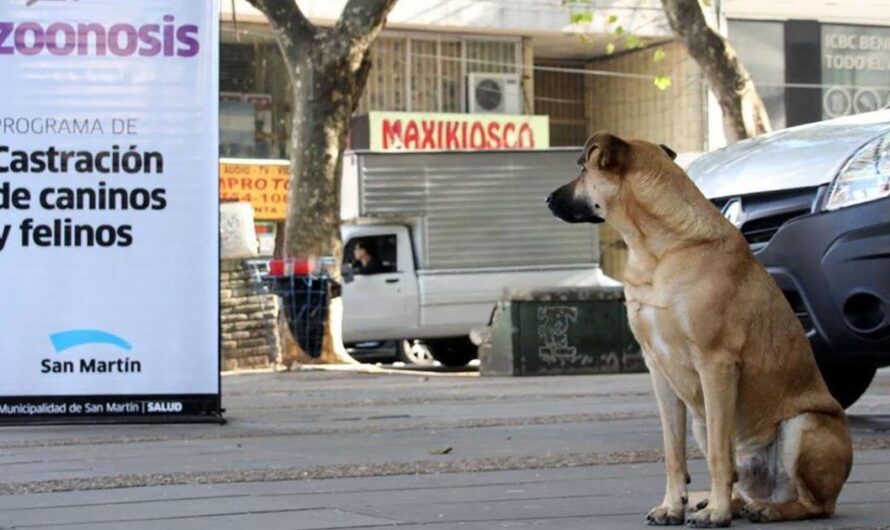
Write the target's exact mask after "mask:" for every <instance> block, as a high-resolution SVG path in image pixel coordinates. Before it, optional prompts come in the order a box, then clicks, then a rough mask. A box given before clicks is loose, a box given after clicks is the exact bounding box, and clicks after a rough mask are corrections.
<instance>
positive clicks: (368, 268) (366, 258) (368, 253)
mask: <svg viewBox="0 0 890 530" xmlns="http://www.w3.org/2000/svg"><path fill="white" fill-rule="evenodd" d="M352 257H353V258H354V260H355V261H354V263H353V265H352V268H353V271H355V274H378V273H380V272H383V267H382V266H381V265H380V261H378V260H377V257H376V256H374V253H373V250H371V246H370V245H369V244H368V243H367V242H365V241H356V243H355V246H354V247H352Z"/></svg>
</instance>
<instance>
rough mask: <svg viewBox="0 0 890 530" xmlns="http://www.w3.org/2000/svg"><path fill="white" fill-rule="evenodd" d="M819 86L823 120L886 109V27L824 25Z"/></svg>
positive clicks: (889, 67) (889, 100)
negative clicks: (821, 86) (821, 87)
mask: <svg viewBox="0 0 890 530" xmlns="http://www.w3.org/2000/svg"><path fill="white" fill-rule="evenodd" d="M822 83H823V84H825V85H830V86H827V87H826V88H824V89H823V91H822V113H823V117H824V118H837V117H839V116H846V115H849V114H858V113H860V112H870V111H874V110H878V109H882V108H886V107H888V106H890V28H882V27H875V26H840V25H834V24H824V25H823V26H822Z"/></svg>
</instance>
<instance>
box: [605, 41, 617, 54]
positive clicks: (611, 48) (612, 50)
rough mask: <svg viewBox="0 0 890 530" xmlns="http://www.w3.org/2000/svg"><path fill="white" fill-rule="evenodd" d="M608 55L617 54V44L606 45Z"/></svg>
mask: <svg viewBox="0 0 890 530" xmlns="http://www.w3.org/2000/svg"><path fill="white" fill-rule="evenodd" d="M606 53H607V54H609V55H612V54H613V53H615V43H614V42H610V43H609V44H606Z"/></svg>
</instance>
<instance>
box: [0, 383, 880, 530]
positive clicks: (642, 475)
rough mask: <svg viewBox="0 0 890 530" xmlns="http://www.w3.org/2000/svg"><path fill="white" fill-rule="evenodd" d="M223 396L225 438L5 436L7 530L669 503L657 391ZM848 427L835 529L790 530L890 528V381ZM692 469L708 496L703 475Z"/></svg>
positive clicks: (590, 516) (454, 515)
mask: <svg viewBox="0 0 890 530" xmlns="http://www.w3.org/2000/svg"><path fill="white" fill-rule="evenodd" d="M223 387H224V403H225V406H226V408H227V409H228V413H227V417H228V419H229V424H228V425H226V426H223V427H220V426H215V425H191V426H188V425H156V426H148V425H132V426H95V427H82V426H58V427H40V428H37V427H29V428H5V429H2V430H0V528H43V529H50V528H51V529H63V528H65V529H69V528H85V529H98V530H104V529H112V528H114V529H120V528H123V529H164V530H175V529H203V528H212V529H213V530H222V529H228V528H232V529H242V528H263V529H264V530H273V529H278V528H282V529H309V528H312V529H321V528H379V527H405V528H462V529H483V528H506V527H510V528H512V527H525V526H529V527H531V526H534V527H540V528H567V529H572V528H585V529H589V528H597V529H600V528H641V527H643V526H644V518H645V514H646V512H647V511H648V509H649V508H651V507H652V506H653V505H655V504H657V503H658V502H659V501H660V499H661V496H662V493H663V491H662V488H663V484H664V478H663V471H662V466H661V464H660V446H661V435H660V428H659V425H658V418H657V412H656V408H655V401H654V398H653V396H652V393H651V391H650V388H649V381H648V376H646V375H644V374H639V375H616V376H575V377H546V378H527V379H518V378H517V379H511V378H496V379H487V378H479V377H478V376H476V375H474V374H468V373H441V374H429V375H427V374H423V373H416V372H408V373H401V374H389V373H371V374H369V373H355V372H345V371H310V372H289V373H276V374H273V373H263V374H242V375H233V376H227V377H224V378H223ZM849 412H850V423H851V427H852V430H853V433H854V437H855V441H856V446H857V451H856V464H855V467H854V470H853V475H852V477H851V479H850V481H849V482H848V484H847V487H846V488H845V490H844V493H843V495H842V496H841V499H840V503H839V505H838V514H837V516H836V517H835V518H834V519H831V520H828V521H819V522H814V523H785V524H782V525H781V528H782V529H791V528H851V529H852V528H890V372H887V371H885V372H883V373H880V374H879V376H878V379H877V380H876V382H875V383H874V384H873V386H872V388H871V389H870V390H869V392H868V394H866V396H865V397H863V399H862V400H861V401H860V402H859V403H858V404H857V405H855V406H854V407H853V408H852V409H851V410H850V411H849ZM692 445H693V444H691V445H690V446H692ZM692 470H693V482H692V488H693V489H705V488H706V487H707V485H708V479H707V472H706V469H705V466H704V462H703V461H702V460H700V459H696V460H694V461H693V462H692ZM734 526H736V527H747V528H751V527H754V525H752V524H750V523H747V522H744V521H736V522H735V523H734Z"/></svg>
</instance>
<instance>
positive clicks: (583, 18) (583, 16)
mask: <svg viewBox="0 0 890 530" xmlns="http://www.w3.org/2000/svg"><path fill="white" fill-rule="evenodd" d="M571 21H572V24H590V23H591V22H593V13H572V18H571Z"/></svg>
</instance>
